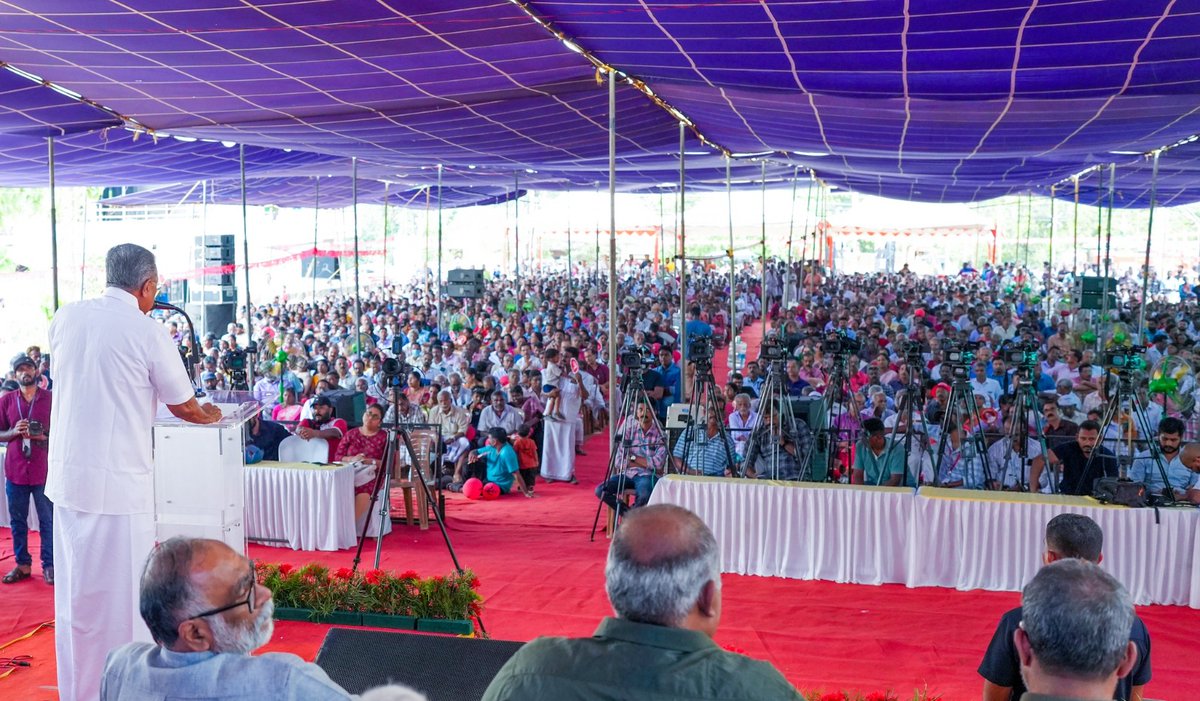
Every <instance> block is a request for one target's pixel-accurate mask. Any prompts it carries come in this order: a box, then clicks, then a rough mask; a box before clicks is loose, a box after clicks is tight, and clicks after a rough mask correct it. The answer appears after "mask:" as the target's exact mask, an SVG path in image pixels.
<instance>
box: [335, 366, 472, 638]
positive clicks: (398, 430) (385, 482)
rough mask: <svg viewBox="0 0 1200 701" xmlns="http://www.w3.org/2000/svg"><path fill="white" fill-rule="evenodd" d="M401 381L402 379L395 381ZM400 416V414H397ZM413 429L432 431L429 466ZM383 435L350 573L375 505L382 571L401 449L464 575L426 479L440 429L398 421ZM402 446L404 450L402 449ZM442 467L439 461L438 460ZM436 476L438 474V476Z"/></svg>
mask: <svg viewBox="0 0 1200 701" xmlns="http://www.w3.org/2000/svg"><path fill="white" fill-rule="evenodd" d="M393 379H395V380H398V379H399V376H396V377H395V378H393ZM390 388H391V392H392V406H399V403H400V402H399V400H398V399H397V395H399V394H400V386H399V384H398V383H397V382H392V383H390ZM397 413H399V412H397ZM411 429H430V430H432V431H433V441H432V443H431V446H430V450H429V456H430V457H429V458H428V459H427V460H426V465H425V466H422V465H420V464H419V462H418V460H417V451H416V450H415V448H414V447H413V442H412V436H411V435H410V434H409V431H410V430H411ZM384 431H386V432H387V444H386V445H385V447H384V449H383V458H382V459H381V460H380V461H379V465H378V466H376V468H375V482H374V484H373V485H372V486H371V501H370V503H369V504H368V505H367V511H366V519H365V521H364V523H363V527H362V533H361V534H359V538H358V549H357V550H355V552H354V561H353V564H352V565H351V567H350V571H351V572H354V571H355V570H357V569H358V564H359V562H360V561H361V560H362V552H363V546H364V545H366V542H367V531H368V530H369V529H370V528H371V514H372V513H373V512H374V511H375V508H376V504H378V506H379V531H378V533H376V535H375V568H376V569H378V568H379V561H380V558H381V556H382V554H383V524H384V523H385V521H387V520H389V519H391V514H392V508H391V492H392V490H391V478H392V468H393V465H396V464H398V463H399V457H400V454H401V453H400V451H401V449H403V450H405V451H407V453H408V458H409V477H410V480H411V481H413V482H417V483H419V485H420V488H421V489H422V490H423V491H424V493H425V499H426V502H425V503H426V504H432V505H433V517H434V520H436V521H437V525H438V529H439V530H440V531H441V532H442V540H444V541H445V542H446V551H447V552H448V553H449V554H450V561H451V562H453V563H454V569H455V571H456V572H458V573H459V574H462V572H463V568H462V565H460V564H459V562H458V556H457V555H456V554H455V552H454V545H453V544H452V543H451V542H450V533H449V532H447V531H446V521H445V520H444V519H443V518H442V509H441V508H440V506H439V504H438V502H437V500H435V499H434V496H433V493H432V491H430V489H429V483H428V482H427V481H426V479H425V469H424V468H428V469H429V470H430V471H431V472H432V471H433V456H434V455H439V456H440V455H441V449H442V446H441V443H442V436H441V427H440V426H436V425H434V424H406V423H404V422H403V421H400V420H399V416H397V420H396V421H394V422H392V423H391V424H390V425H388V424H385V425H384ZM401 443H403V446H402V445H401ZM439 463H440V459H439ZM435 476H436V473H435ZM476 620H477V621H478V622H479V630H480V631H481V632H483V633H485V634H486V633H487V629H486V628H484V626H483V617H482V616H478V617H477V618H476Z"/></svg>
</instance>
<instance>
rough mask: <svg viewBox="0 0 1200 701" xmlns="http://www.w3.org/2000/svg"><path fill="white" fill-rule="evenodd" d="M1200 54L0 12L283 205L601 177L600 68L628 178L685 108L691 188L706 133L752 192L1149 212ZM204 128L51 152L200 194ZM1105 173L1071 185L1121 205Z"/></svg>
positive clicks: (280, 4) (1198, 95) (718, 173)
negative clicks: (302, 191)
mask: <svg viewBox="0 0 1200 701" xmlns="http://www.w3.org/2000/svg"><path fill="white" fill-rule="evenodd" d="M560 35H561V36H560ZM563 38H566V39H568V40H569V41H570V42H572V43H571V44H568V43H566V42H564V41H562V40H561V39H563ZM1198 45H1200V11H1197V8H1196V7H1195V6H1194V5H1193V4H1192V3H1190V2H1180V1H1178V0H1014V1H1013V2H1009V3H1003V4H998V3H996V2H995V1H994V0H959V1H958V2H954V3H949V2H945V1H944V0H907V1H903V0H855V1H854V2H817V1H815V0H759V1H757V2H749V1H743V0H705V1H697V2H686V1H684V2H671V3H658V2H645V1H644V0H612V1H610V2H604V3H595V2H573V1H572V2H568V1H567V0H535V1H533V2H523V1H521V0H510V1H509V2H498V1H496V0H328V1H327V2H320V3H312V2H298V1H297V2H289V1H287V0H273V1H271V2H267V1H266V0H248V1H247V2H239V3H233V2H229V1H228V0H191V1H190V2H188V3H167V4H164V3H162V2H160V1H159V0H122V1H121V2H117V1H116V0H53V1H52V2H50V1H48V0H10V2H9V3H8V4H7V6H6V11H5V12H4V13H0V60H2V61H6V62H8V64H10V65H12V66H15V67H17V68H19V69H21V70H23V71H27V72H28V73H30V74H33V75H36V76H39V77H41V78H44V79H45V80H47V81H50V82H51V83H53V84H55V85H59V86H63V87H64V88H66V89H68V90H70V91H74V92H77V93H79V94H81V95H83V96H84V97H85V98H87V99H88V100H91V101H93V102H94V103H96V104H99V105H102V106H103V107H104V108H105V109H106V110H109V111H110V112H111V114H110V113H106V112H105V110H99V109H96V108H94V107H91V106H90V105H86V107H87V109H88V110H94V111H95V112H96V113H98V114H96V115H95V116H96V117H97V119H98V120H100V121H103V120H104V119H107V120H108V122H109V123H107V124H104V126H111V121H112V119H113V115H121V116H122V117H123V118H124V120H125V121H126V122H127V123H128V124H130V125H134V126H137V127H139V128H145V129H148V130H152V131H155V132H158V133H159V134H160V135H161V134H162V133H169V134H172V135H180V136H186V137H189V138H199V139H202V140H203V139H209V140H213V141H218V142H219V141H236V142H238V143H244V144H247V145H248V146H250V147H253V148H255V149H261V151H260V152H258V153H257V154H256V157H257V159H258V162H257V163H256V166H255V168H256V169H261V170H262V172H257V173H256V174H255V177H254V182H255V186H256V187H258V186H262V187H264V188H269V189H270V190H269V191H273V192H275V193H277V196H281V197H285V196H288V195H286V192H288V191H289V186H287V185H285V184H284V183H286V182H287V181H288V180H289V179H294V178H300V181H296V182H302V181H303V178H305V177H310V176H314V175H333V174H332V173H322V172H320V168H321V167H322V166H328V167H334V166H336V167H344V166H345V164H346V163H347V162H348V159H349V158H350V157H355V156H356V157H358V159H359V163H360V170H359V172H360V177H363V178H367V179H372V180H377V181H385V180H386V181H388V182H392V183H396V184H397V185H398V188H399V190H398V191H400V192H403V191H405V189H412V188H420V187H424V186H425V185H427V184H428V182H427V180H428V178H427V175H428V171H429V167H430V166H432V165H433V164H435V163H442V164H444V165H445V166H446V168H447V169H448V172H450V173H452V174H453V175H454V177H456V178H458V181H456V182H455V183H454V186H456V187H463V188H491V189H498V190H504V191H506V192H507V191H510V190H512V189H513V188H514V185H513V180H514V177H513V176H514V175H519V176H521V181H522V182H521V187H531V188H552V189H553V188H557V189H580V188H582V189H591V188H592V187H594V186H595V184H596V183H602V182H606V181H607V140H608V135H607V108H608V105H607V88H606V86H605V85H603V83H602V81H598V80H597V64H599V65H608V66H612V67H615V68H616V69H617V70H619V71H622V72H623V75H628V76H630V77H632V78H633V79H635V80H636V81H638V86H644V88H645V89H644V90H643V89H639V87H638V86H634V85H630V84H627V83H625V82H621V83H620V85H619V89H618V134H619V137H618V170H619V172H618V183H619V187H620V188H621V189H622V190H627V191H652V190H655V189H662V188H663V186H664V185H665V183H669V182H672V181H673V180H675V179H676V178H675V176H674V175H672V174H671V171H673V170H674V169H675V168H677V165H678V151H679V145H678V130H677V129H678V128H677V121H678V120H677V115H683V116H684V117H685V118H686V119H687V120H689V122H690V124H691V125H692V126H691V128H690V129H689V131H690V130H691V129H694V130H695V133H689V137H688V140H687V145H686V146H685V150H686V151H688V152H692V151H698V152H702V153H705V154H707V155H706V156H699V157H697V160H698V161H699V162H698V163H697V164H696V167H695V168H691V167H689V171H688V172H689V175H688V180H689V183H690V184H693V185H694V187H697V188H699V189H715V188H719V187H723V186H724V185H723V178H724V165H723V158H721V156H720V153H719V152H718V151H716V150H714V148H715V149H721V150H723V151H724V152H727V153H731V154H733V155H734V156H735V176H734V177H735V179H736V180H738V182H739V186H754V182H755V181H756V179H757V178H758V175H757V171H758V169H759V167H760V166H759V164H758V163H757V162H755V161H754V160H753V159H754V158H762V159H765V160H766V161H767V162H768V172H769V174H768V177H767V182H768V186H778V185H779V184H785V185H790V177H791V173H793V172H794V169H795V168H796V167H803V168H811V169H812V170H813V171H814V172H815V173H816V175H817V177H819V178H820V179H822V180H823V181H825V182H827V183H830V184H834V185H838V186H840V187H843V188H846V189H850V190H854V191H858V192H865V193H870V194H877V195H883V196H887V197H898V198H903V199H914V200H923V201H932V202H949V201H974V200H981V199H987V198H991V197H997V196H1001V195H1006V194H1013V193H1022V192H1037V193H1040V194H1049V193H1050V188H1051V186H1052V185H1055V184H1058V186H1056V187H1055V190H1054V192H1055V194H1056V195H1058V196H1065V195H1064V193H1065V192H1067V191H1068V190H1069V191H1070V195H1071V196H1072V197H1073V182H1072V181H1071V180H1070V178H1071V176H1072V175H1075V174H1078V173H1081V172H1084V171H1086V170H1087V169H1089V168H1091V167H1094V166H1096V165H1100V164H1110V163H1111V164H1115V166H1116V173H1117V187H1116V193H1115V194H1114V200H1115V202H1116V204H1117V205H1118V206H1146V205H1147V204H1149V189H1150V182H1149V181H1150V175H1149V173H1150V167H1149V163H1148V161H1147V160H1146V159H1145V158H1143V157H1142V156H1141V155H1140V154H1143V153H1145V152H1148V151H1151V150H1154V149H1159V148H1162V147H1164V146H1168V145H1171V144H1175V143H1177V142H1180V141H1182V140H1185V139H1187V138H1188V137H1189V136H1191V135H1194V134H1197V133H1200V51H1197V46H1198ZM2 77H3V76H0V78H2ZM39 88H40V89H41V90H42V91H47V92H51V93H53V91H49V89H48V88H43V87H41V86H39ZM35 92H36V91H35ZM53 94H54V95H57V94H58V93H53ZM10 97H11V99H12V102H11V103H6V100H8V99H9V98H10ZM20 99H21V98H20V93H19V92H16V91H14V90H6V88H5V86H4V85H3V83H2V82H0V139H2V138H7V137H8V136H10V135H11V136H16V135H20V134H24V133H25V132H23V131H21V129H20V127H19V125H15V126H14V127H12V128H11V129H9V128H6V123H5V113H4V111H3V110H4V109H5V108H6V106H8V104H11V105H14V106H16V105H19V104H20V102H19V100H20ZM664 106H669V107H670V108H673V109H674V110H677V113H676V114H672V113H671V112H670V111H668V110H667V109H664ZM9 109H10V111H11V113H12V114H19V113H21V110H20V109H13V108H9ZM56 109H57V108H56ZM83 112H85V113H86V110H83ZM46 114H47V115H48V114H49V113H46ZM87 118H88V115H87V114H79V115H71V114H64V115H63V116H62V117H58V116H56V117H55V118H54V119H50V118H49V117H48V116H46V115H36V118H35V119H33V120H30V121H31V122H32V124H33V125H34V126H33V131H32V132H30V133H32V134H37V133H38V132H37V129H38V128H39V127H38V126H36V125H38V124H40V125H41V127H45V126H46V125H59V124H61V125H63V126H62V128H63V129H65V130H66V131H67V132H74V131H85V130H86V129H85V128H84V127H86V126H87V124H88V121H87ZM19 121H20V120H18V122H19ZM99 126H100V125H97V126H93V127H92V129H93V130H94V129H96V128H99ZM698 135H702V136H703V137H704V139H705V141H704V142H702V141H701V140H700V139H699V138H698ZM159 141H160V142H161V141H162V139H160V140H159ZM197 144H200V145H197ZM204 144H205V142H204V141H198V142H191V143H190V144H188V145H184V146H180V147H178V148H176V149H175V150H174V151H172V152H170V153H168V152H167V151H166V150H155V152H154V155H153V156H151V155H150V152H149V151H144V150H143V149H144V146H143V144H142V143H134V144H129V145H128V147H127V148H123V149H121V150H120V151H121V155H123V156H124V157H125V158H126V161H125V163H126V168H125V169H121V168H119V167H112V168H105V167H103V166H102V165H100V163H99V161H96V162H94V165H96V166H97V170H95V171H89V168H90V167H91V165H93V163H92V162H89V161H88V160H87V159H84V158H81V159H80V160H78V161H73V160H72V159H71V157H70V156H69V155H67V154H66V153H64V155H63V168H62V169H60V170H61V171H62V172H64V174H65V176H66V177H67V178H68V181H72V180H71V179H72V178H75V179H77V180H75V181H81V180H84V179H87V178H89V177H90V178H91V182H92V183H97V182H99V183H103V184H108V183H110V182H112V181H108V180H105V178H108V177H110V174H115V175H120V174H121V173H122V172H123V173H125V174H126V175H128V174H130V173H133V174H136V176H137V177H139V178H142V180H141V181H139V183H138V184H144V185H156V186H163V185H173V184H180V183H182V184H184V186H185V189H186V187H188V186H189V185H188V183H189V182H194V181H195V180H197V179H219V178H222V177H228V176H229V175H230V171H229V169H228V160H227V159H224V158H220V157H216V156H212V155H211V154H208V153H207V151H208V150H209V148H210V147H209V146H205V145H204ZM190 149H195V150H197V151H198V152H199V153H200V158H192V155H191V154H190V153H188V151H189V150H190ZM288 149H290V151H289V150H288ZM17 151H18V152H20V153H24V152H25V150H24V148H18V149H17ZM111 151H112V149H110V152H109V153H110V155H111ZM1192 151H1193V149H1192V148H1191V145H1190V144H1189V145H1185V146H1181V147H1179V148H1178V149H1175V151H1174V152H1173V151H1167V152H1165V153H1164V155H1163V157H1162V160H1161V163H1160V173H1161V175H1162V177H1161V179H1160V183H1159V193H1160V197H1159V201H1160V202H1161V203H1170V204H1181V203H1184V202H1192V201H1196V200H1198V199H1200V184H1197V182H1196V180H1195V179H1194V178H1192V177H1191V175H1192V174H1193V173H1194V172H1195V166H1194V163H1193V156H1192V155H1191V153H1192ZM300 152H305V153H306V154H307V155H308V157H309V158H311V159H312V160H309V161H306V160H304V159H300V158H299V157H298V155H297V154H299V153H300ZM28 153H29V156H28V160H26V158H25V157H24V156H22V157H21V158H19V159H18V160H17V162H16V163H11V162H10V163H6V162H5V161H4V160H3V159H0V184H22V183H23V182H25V180H26V179H27V177H28V176H27V175H26V173H27V170H26V168H25V164H30V166H31V167H33V166H36V165H39V164H38V163H37V160H38V157H37V156H36V155H34V153H33V151H29V152H28ZM42 158H43V159H44V156H43V157H42ZM139 159H146V160H145V161H142V160H139ZM143 162H144V163H146V166H145V167H144V168H141V167H132V168H131V167H130V166H134V165H137V164H140V163H143ZM76 163H78V164H79V165H78V166H76ZM40 165H44V163H42V164H40ZM10 166H11V167H10ZM34 169H36V168H34ZM43 170H44V168H43ZM422 170H424V171H425V172H424V173H422V172H421V171H422ZM172 171H175V175H174V176H172V175H171V172H172ZM340 173H341V175H338V177H344V174H345V173H346V171H344V170H343V171H340ZM526 176H528V177H526ZM280 179H282V180H280ZM1085 181H1086V178H1085ZM690 186H691V185H690ZM1106 187H1107V186H1105V189H1106ZM1090 188H1091V185H1090V184H1088V183H1086V182H1085V183H1081V187H1080V196H1081V201H1088V199H1089V198H1090V200H1091V201H1095V200H1096V199H1097V198H1098V197H1099V196H1100V195H1101V194H1106V192H1105V193H1100V192H1092V190H1091V189H1090ZM159 190H160V191H161V192H163V193H164V194H166V193H167V192H168V191H170V190H169V189H161V187H160V188H159ZM490 191H491V190H487V191H480V193H481V194H485V192H490ZM171 192H176V191H171ZM264 192H266V190H265V191H264ZM464 192H471V190H469V189H468V190H465V191H464ZM381 196H382V195H381ZM487 196H490V195H487ZM265 197H267V196H266V195H265V194H264V198H265ZM333 201H338V200H337V199H336V198H335V199H332V200H331V202H333Z"/></svg>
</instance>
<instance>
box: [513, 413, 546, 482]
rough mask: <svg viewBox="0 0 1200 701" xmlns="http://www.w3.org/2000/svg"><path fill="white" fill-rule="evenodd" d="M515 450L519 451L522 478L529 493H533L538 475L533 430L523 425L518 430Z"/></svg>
mask: <svg viewBox="0 0 1200 701" xmlns="http://www.w3.org/2000/svg"><path fill="white" fill-rule="evenodd" d="M513 449H514V450H516V451H517V466H518V467H520V468H521V477H522V479H524V480H525V485H526V486H527V487H528V488H529V491H530V492H531V493H532V492H533V481H534V478H535V477H537V473H538V463H539V462H540V461H539V460H538V449H537V443H536V442H535V441H534V440H533V429H531V428H530V427H529V426H528V425H525V424H522V425H521V428H518V429H517V438H516V439H514V440H513Z"/></svg>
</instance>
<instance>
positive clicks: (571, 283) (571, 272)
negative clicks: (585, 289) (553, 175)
mask: <svg viewBox="0 0 1200 701" xmlns="http://www.w3.org/2000/svg"><path fill="white" fill-rule="evenodd" d="M565 197H566V200H567V291H568V292H571V293H574V292H575V267H574V266H573V265H572V264H571V191H570V190H567V192H566V195H565Z"/></svg>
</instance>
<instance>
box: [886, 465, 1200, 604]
mask: <svg viewBox="0 0 1200 701" xmlns="http://www.w3.org/2000/svg"><path fill="white" fill-rule="evenodd" d="M915 503H916V508H915V509H914V511H913V523H912V528H911V529H910V533H911V540H910V548H909V563H908V571H909V577H908V580H907V582H906V583H907V584H908V585H909V586H912V587H922V586H940V587H953V588H955V589H960V590H964V591H965V590H970V589H986V590H989V591H1019V590H1020V589H1022V588H1023V587H1024V586H1025V585H1026V584H1027V583H1028V582H1029V580H1030V579H1032V578H1033V575H1034V574H1035V573H1036V572H1037V570H1038V568H1039V567H1041V565H1042V560H1041V556H1042V551H1043V550H1044V549H1045V534H1046V524H1047V523H1048V522H1049V521H1050V519H1052V518H1054V517H1055V516H1056V515H1058V514H1061V513H1076V514H1083V515H1085V516H1088V517H1090V518H1091V519H1093V520H1094V521H1095V522H1096V523H1098V524H1099V525H1100V529H1101V530H1102V531H1103V532H1104V560H1103V562H1101V567H1103V568H1104V569H1106V570H1108V571H1109V572H1110V573H1111V574H1112V575H1113V576H1114V577H1116V578H1117V579H1118V580H1119V581H1120V582H1121V583H1123V584H1124V585H1125V586H1126V588H1128V589H1129V593H1130V594H1131V595H1132V596H1133V600H1134V603H1136V604H1139V605H1144V604H1181V605H1185V606H1191V607H1193V608H1200V596H1197V594H1200V592H1194V591H1193V588H1194V587H1195V582H1196V581H1197V572H1196V565H1197V563H1198V562H1200V560H1198V559H1197V557H1196V548H1197V545H1198V544H1197V539H1196V529H1197V524H1198V521H1197V518H1198V514H1197V512H1196V509H1191V508H1183V509H1179V508H1172V509H1159V511H1158V513H1159V523H1157V524H1156V523H1155V512H1154V510H1153V509H1127V508H1124V507H1117V506H1105V505H1102V504H1098V503H1096V502H1095V501H1094V500H1092V499H1089V498H1086V497H1071V496H1052V495H1037V496H1033V495H1027V494H988V493H967V494H964V493H963V492H962V491H961V490H946V489H928V488H924V489H922V490H921V492H920V495H919V496H918V497H917V498H916V500H915Z"/></svg>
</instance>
